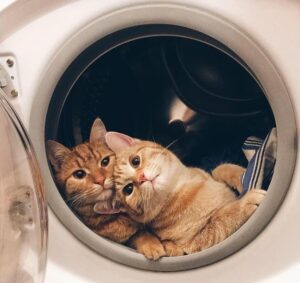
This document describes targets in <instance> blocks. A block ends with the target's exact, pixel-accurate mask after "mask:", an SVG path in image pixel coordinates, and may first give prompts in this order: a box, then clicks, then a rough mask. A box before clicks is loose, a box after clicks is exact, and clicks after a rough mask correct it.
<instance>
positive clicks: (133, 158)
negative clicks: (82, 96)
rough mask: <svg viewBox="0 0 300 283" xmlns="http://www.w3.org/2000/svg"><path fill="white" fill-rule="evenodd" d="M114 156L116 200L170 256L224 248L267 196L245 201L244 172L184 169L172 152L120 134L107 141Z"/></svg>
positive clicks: (229, 166) (109, 136)
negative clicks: (224, 242)
mask: <svg viewBox="0 0 300 283" xmlns="http://www.w3.org/2000/svg"><path fill="white" fill-rule="evenodd" d="M106 142H107V144H108V146H109V147H110V148H111V149H112V150H113V151H114V152H116V166H115V170H114V178H115V184H116V192H117V193H116V199H117V201H118V202H120V203H121V204H122V205H123V206H124V208H125V210H126V211H127V212H128V214H129V215H130V217H131V218H132V219H134V220H135V221H137V222H139V223H142V224H146V225H148V226H150V227H151V228H152V230H153V231H154V233H155V234H156V235H157V236H158V237H159V239H160V241H161V243H162V245H163V247H164V249H165V252H166V254H167V255H168V256H176V255H183V254H191V253H194V252H197V251H201V250H203V249H206V248H208V247H211V246H213V245H214V244H217V243H219V242H221V241H222V240H224V239H226V238H227V237H228V236H230V235H231V234H232V233H233V232H235V231H236V230H237V229H238V228H239V227H240V226H241V225H242V224H243V223H245V222H246V221H247V219H248V218H249V217H250V216H251V215H252V214H253V212H254V211H255V210H256V208H257V206H258V205H259V204H260V202H261V201H262V199H263V198H264V195H265V191H262V190H253V191H250V192H249V193H247V194H246V195H245V196H244V197H242V198H241V199H237V197H236V194H235V193H234V192H233V190H232V189H231V188H230V187H229V186H232V187H235V188H237V189H239V188H240V187H241V186H240V181H239V180H240V177H241V173H243V172H244V169H243V168H241V167H239V166H236V165H232V164H226V165H221V166H219V167H218V168H216V169H215V170H214V172H213V175H214V177H213V176H211V175H210V174H208V173H207V172H205V171H203V170H201V169H198V168H189V167H186V166H185V165H184V164H182V163H181V161H180V160H179V159H178V158H177V157H176V156H175V155H174V154H173V153H172V152H170V151H168V150H167V149H166V148H163V147H162V146H160V145H158V144H156V143H153V142H149V141H136V140H134V139H132V138H130V137H128V136H125V135H123V134H119V133H108V134H107V135H106Z"/></svg>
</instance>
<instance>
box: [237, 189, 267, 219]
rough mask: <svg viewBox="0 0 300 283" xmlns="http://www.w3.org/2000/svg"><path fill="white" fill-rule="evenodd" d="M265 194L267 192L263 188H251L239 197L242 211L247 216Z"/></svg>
mask: <svg viewBox="0 0 300 283" xmlns="http://www.w3.org/2000/svg"><path fill="white" fill-rule="evenodd" d="M266 194H267V192H266V191H264V190H259V189H252V190H251V191H249V192H248V193H247V194H246V195H245V196H244V197H243V198H242V199H241V201H242V205H243V206H244V211H245V212H246V214H247V215H248V216H250V215H252V214H253V213H254V211H255V210H256V209H257V208H258V206H259V205H260V204H261V202H262V201H263V199H264V198H265V196H266Z"/></svg>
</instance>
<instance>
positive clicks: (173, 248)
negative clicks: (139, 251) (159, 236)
mask: <svg viewBox="0 0 300 283" xmlns="http://www.w3.org/2000/svg"><path fill="white" fill-rule="evenodd" d="M162 244H163V246H164V248H165V251H166V255H167V256H181V255H184V251H183V249H182V248H181V247H179V246H177V245H176V244H175V243H174V242H173V241H167V240H166V241H162Z"/></svg>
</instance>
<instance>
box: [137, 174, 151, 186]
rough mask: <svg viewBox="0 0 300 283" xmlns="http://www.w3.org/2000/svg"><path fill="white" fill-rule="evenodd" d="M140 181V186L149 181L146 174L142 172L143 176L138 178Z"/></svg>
mask: <svg viewBox="0 0 300 283" xmlns="http://www.w3.org/2000/svg"><path fill="white" fill-rule="evenodd" d="M138 181H139V183H140V184H143V183H144V182H147V181H149V180H148V178H147V177H146V176H145V174H144V172H141V174H140V175H139V176H138Z"/></svg>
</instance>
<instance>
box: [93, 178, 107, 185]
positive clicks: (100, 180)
mask: <svg viewBox="0 0 300 283" xmlns="http://www.w3.org/2000/svg"><path fill="white" fill-rule="evenodd" d="M104 181H105V177H103V176H98V177H97V178H96V179H95V183H96V184H98V185H101V186H103V185H104Z"/></svg>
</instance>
